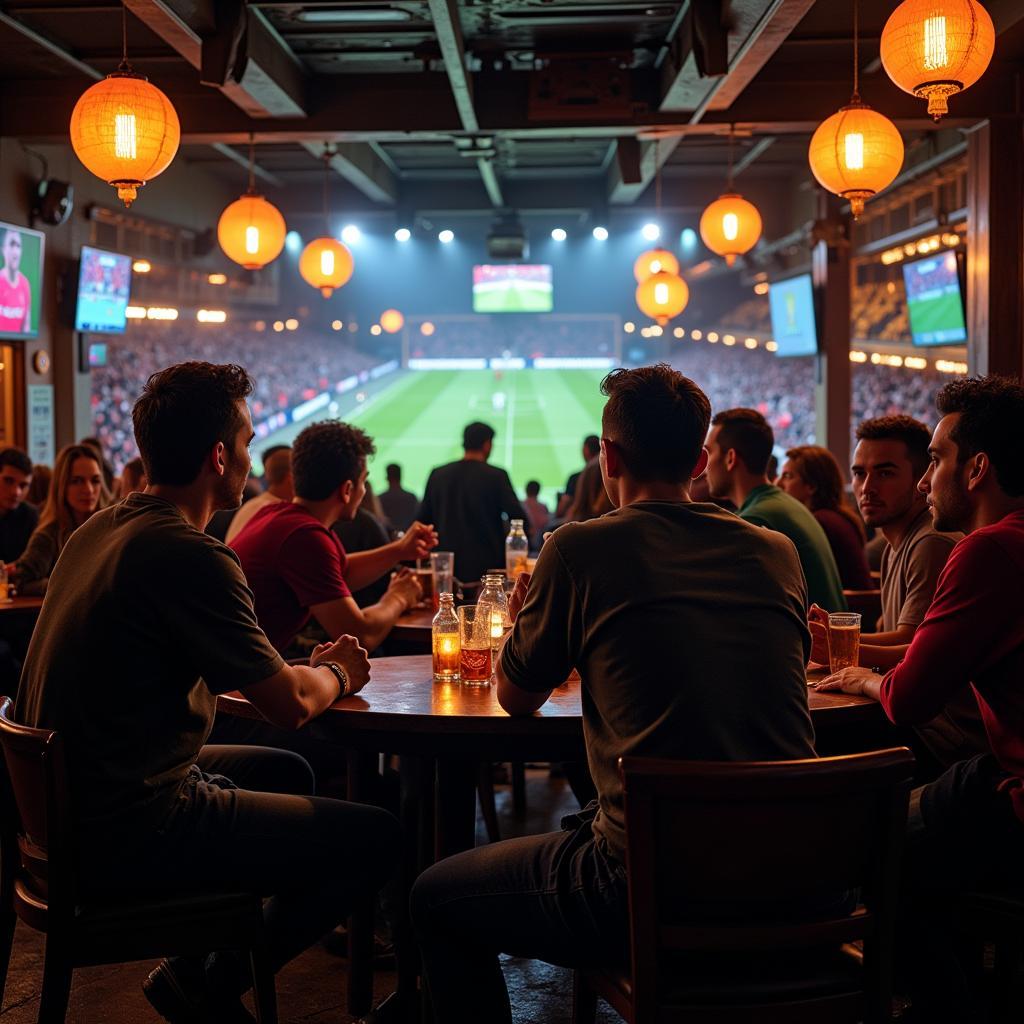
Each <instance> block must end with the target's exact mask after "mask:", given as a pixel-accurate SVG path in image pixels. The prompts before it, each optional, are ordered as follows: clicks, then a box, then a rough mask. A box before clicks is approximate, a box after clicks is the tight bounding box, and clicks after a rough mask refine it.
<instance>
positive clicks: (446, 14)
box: [429, 0, 505, 207]
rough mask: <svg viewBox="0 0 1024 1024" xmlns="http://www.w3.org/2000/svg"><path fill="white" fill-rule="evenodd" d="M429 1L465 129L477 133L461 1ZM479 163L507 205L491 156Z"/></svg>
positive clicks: (495, 200) (487, 183) (492, 191)
mask: <svg viewBox="0 0 1024 1024" xmlns="http://www.w3.org/2000/svg"><path fill="white" fill-rule="evenodd" d="M429 3H430V16H431V18H433V20H434V34H435V35H436V36H437V43H438V46H440V48H441V57H442V58H443V59H444V69H445V72H446V74H447V75H448V84H449V85H450V86H451V90H452V97H453V98H454V100H455V109H456V110H457V111H458V114H459V121H460V122H461V124H462V130H463V131H465V132H471V133H474V134H475V133H476V132H478V131H479V130H480V122H479V121H478V119H477V116H476V106H475V104H474V102H473V79H472V77H471V76H470V74H469V72H468V71H467V70H466V49H465V46H464V44H463V39H462V27H461V25H460V24H459V8H458V4H457V3H456V2H455V0H429ZM476 166H477V170H478V171H479V172H480V179H481V180H482V181H483V183H484V188H485V189H486V190H487V195H488V196H489V197H490V200H491V203H492V204H493V205H494V206H496V207H502V206H504V205H505V197H504V196H503V195H502V192H501V182H500V181H498V172H497V171H496V170H495V168H494V165H493V164H492V163H491V161H490V159H489V158H488V157H478V158H477V161H476Z"/></svg>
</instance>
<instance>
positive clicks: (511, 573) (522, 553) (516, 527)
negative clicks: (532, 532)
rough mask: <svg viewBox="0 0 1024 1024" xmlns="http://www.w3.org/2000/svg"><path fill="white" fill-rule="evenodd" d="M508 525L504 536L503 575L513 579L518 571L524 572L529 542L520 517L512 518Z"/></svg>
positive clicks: (528, 555) (528, 553) (527, 558)
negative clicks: (506, 534) (506, 533)
mask: <svg viewBox="0 0 1024 1024" xmlns="http://www.w3.org/2000/svg"><path fill="white" fill-rule="evenodd" d="M509 527H510V529H509V531H508V536H507V537H506V538H505V575H506V576H507V577H508V578H509V579H510V580H515V579H517V578H518V576H519V574H520V573H523V572H526V565H527V563H528V562H529V560H530V542H529V540H528V539H527V537H526V531H525V530H524V529H523V521H522V519H512V520H511V521H510V522H509Z"/></svg>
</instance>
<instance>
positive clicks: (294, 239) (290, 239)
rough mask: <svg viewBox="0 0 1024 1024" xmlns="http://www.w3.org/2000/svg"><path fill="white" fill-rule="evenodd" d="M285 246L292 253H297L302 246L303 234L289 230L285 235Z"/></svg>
mask: <svg viewBox="0 0 1024 1024" xmlns="http://www.w3.org/2000/svg"><path fill="white" fill-rule="evenodd" d="M284 247H285V248H286V249H287V250H288V251H289V252H290V253H293V254H294V253H297V252H298V251H299V250H300V249H301V248H302V235H300V234H299V233H298V231H289V232H288V234H287V235H285V236H284Z"/></svg>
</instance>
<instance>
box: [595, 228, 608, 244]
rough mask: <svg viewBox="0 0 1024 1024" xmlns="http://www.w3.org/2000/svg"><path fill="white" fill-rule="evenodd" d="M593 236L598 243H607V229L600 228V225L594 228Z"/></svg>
mask: <svg viewBox="0 0 1024 1024" xmlns="http://www.w3.org/2000/svg"><path fill="white" fill-rule="evenodd" d="M593 235H594V237H595V238H596V239H597V240H598V241H599V242H607V241H608V229H607V228H605V227H601V225H600V224H599V225H598V226H597V227H596V228H594V230H593Z"/></svg>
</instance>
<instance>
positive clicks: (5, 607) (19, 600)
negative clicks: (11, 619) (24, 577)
mask: <svg viewBox="0 0 1024 1024" xmlns="http://www.w3.org/2000/svg"><path fill="white" fill-rule="evenodd" d="M42 607H43V599H42V598H41V597H12V598H9V599H8V600H6V601H0V612H38V611H39V609H40V608H42Z"/></svg>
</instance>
